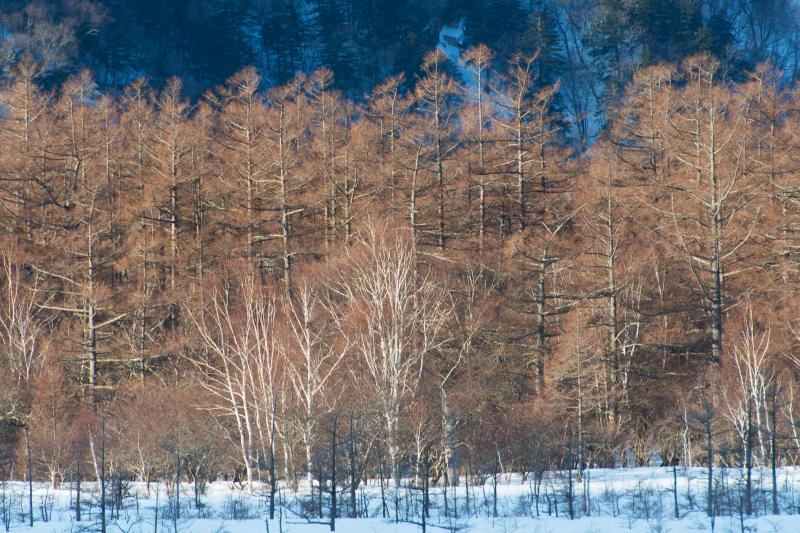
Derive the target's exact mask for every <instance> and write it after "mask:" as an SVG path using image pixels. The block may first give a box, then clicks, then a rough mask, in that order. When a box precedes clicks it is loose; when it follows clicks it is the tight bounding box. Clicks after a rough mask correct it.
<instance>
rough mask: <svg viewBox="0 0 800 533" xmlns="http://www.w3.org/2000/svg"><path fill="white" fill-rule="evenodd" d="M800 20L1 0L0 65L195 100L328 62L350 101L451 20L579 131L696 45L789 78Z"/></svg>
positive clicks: (497, 1)
mask: <svg viewBox="0 0 800 533" xmlns="http://www.w3.org/2000/svg"><path fill="white" fill-rule="evenodd" d="M799 21H800V16H798V6H797V3H796V2H794V1H793V0H760V1H758V2H751V1H746V0H732V1H728V2H717V1H710V0H638V1H636V2H632V1H624V0H590V1H577V0H439V1H435V2H431V1H429V0H371V1H368V2H367V1H363V0H309V1H302V0H195V1H191V2H189V1H186V0H105V1H99V0H47V1H43V0H5V1H4V2H3V3H2V5H0V76H2V75H5V74H7V73H8V70H9V68H10V67H11V66H12V65H14V64H15V63H17V62H18V61H20V60H22V59H23V58H24V57H26V56H30V57H33V58H34V59H36V60H37V61H38V63H39V65H40V70H41V80H42V82H43V83H45V84H46V85H47V86H54V85H56V84H58V83H60V82H61V81H63V80H64V79H65V77H67V76H68V75H70V74H74V73H76V72H78V71H79V70H80V69H82V68H86V69H89V70H91V71H92V72H93V73H95V76H96V77H97V79H98V82H99V84H100V86H101V87H103V88H104V89H109V90H121V88H122V87H124V86H125V85H126V84H128V83H130V81H131V80H133V79H134V78H135V77H137V76H147V77H148V78H149V79H150V80H152V83H153V85H154V86H155V87H158V88H161V87H162V86H163V84H164V82H165V81H166V80H167V79H168V78H169V77H170V76H172V75H177V76H180V77H181V79H182V80H183V81H184V91H185V92H186V93H187V94H189V95H191V96H193V97H197V96H200V95H201V94H202V92H203V91H204V90H206V89H207V88H209V87H213V86H215V85H217V84H219V83H222V82H223V81H224V80H225V79H226V78H228V77H229V76H230V75H232V74H233V73H235V72H236V71H238V70H240V69H241V68H243V67H245V66H247V65H255V66H256V67H257V68H258V69H259V72H260V73H261V74H262V76H263V77H264V78H265V80H266V81H267V82H268V84H270V85H278V84H283V83H286V82H288V81H289V80H290V79H291V78H292V77H294V75H295V74H297V73H298V72H306V73H309V72H312V71H313V70H314V69H316V68H319V67H320V66H327V67H329V68H331V69H332V70H333V72H334V74H335V77H336V85H337V89H340V90H343V91H344V92H345V94H346V95H347V96H350V97H354V98H361V97H362V96H363V95H364V94H365V93H368V92H369V91H371V89H372V88H373V87H374V86H375V85H376V84H378V83H380V81H381V80H382V79H383V78H385V77H387V76H389V75H393V74H396V73H400V72H402V73H404V74H405V75H406V77H407V78H408V79H412V78H413V77H414V75H416V74H418V67H419V65H420V63H421V60H422V58H423V56H424V55H425V53H426V52H427V51H428V50H429V49H431V48H433V47H434V46H436V44H437V42H438V41H439V40H440V39H441V38H442V36H440V30H441V29H442V28H443V27H450V28H451V29H454V28H456V27H459V28H460V30H459V31H454V33H453V34H451V35H450V38H451V39H452V40H453V41H461V42H451V43H449V44H451V45H453V46H457V47H461V48H462V49H464V48H468V47H471V46H473V45H476V44H478V43H485V44H487V45H489V46H491V47H492V48H493V49H495V50H496V51H497V53H498V57H500V58H501V59H502V60H503V61H505V60H507V59H508V58H509V57H511V56H512V55H513V53H514V52H515V51H517V50H522V51H524V52H526V53H533V52H534V51H535V50H537V49H538V50H541V53H542V58H543V61H542V62H541V64H540V65H539V67H538V70H539V72H540V76H541V77H542V78H543V79H545V80H546V81H547V83H552V82H554V81H556V80H560V81H561V84H562V93H561V100H562V102H561V105H562V106H563V107H564V109H565V111H567V115H568V117H569V119H570V121H571V123H572V124H573V126H574V131H573V136H574V137H575V138H576V139H577V140H579V141H581V142H585V141H586V138H592V137H593V136H594V135H595V134H596V133H597V128H596V127H594V125H595V122H597V121H599V122H603V120H604V118H605V111H606V109H607V108H608V106H609V105H610V104H615V103H617V102H618V101H619V98H620V97H621V95H622V91H623V88H624V86H625V85H626V83H627V82H628V81H629V80H630V76H631V75H632V73H633V72H634V71H635V70H636V69H637V68H639V67H641V66H648V65H652V64H654V63H658V62H672V63H677V62H680V61H681V60H682V59H684V58H685V57H688V56H690V55H693V54H697V53H703V52H707V53H711V54H714V55H715V56H717V57H718V58H720V61H721V62H722V69H721V70H722V71H723V72H724V75H725V76H727V77H731V78H734V79H739V80H741V77H742V74H743V73H744V72H746V71H747V70H751V69H753V68H754V67H755V65H757V64H759V63H761V62H763V61H767V60H769V61H771V62H772V63H773V64H774V65H777V66H778V67H779V68H780V69H781V70H782V71H783V72H784V73H785V75H786V78H788V79H789V80H794V79H796V77H797V73H798V57H800V54H799V53H798V52H799V51H800V39H799V38H798V36H799V35H800V33H798V32H799V31H800V24H799V23H798V22H799ZM584 129H589V130H590V131H588V132H587V131H584Z"/></svg>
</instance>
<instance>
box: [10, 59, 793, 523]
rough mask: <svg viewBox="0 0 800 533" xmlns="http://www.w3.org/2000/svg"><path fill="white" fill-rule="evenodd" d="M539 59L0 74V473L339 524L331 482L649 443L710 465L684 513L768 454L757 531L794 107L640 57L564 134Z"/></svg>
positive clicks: (789, 273) (470, 470)
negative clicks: (119, 83)
mask: <svg viewBox="0 0 800 533" xmlns="http://www.w3.org/2000/svg"><path fill="white" fill-rule="evenodd" d="M546 62H547V56H546V54H544V53H543V51H542V50H541V48H538V49H537V50H535V51H533V52H530V53H526V52H524V51H521V52H517V53H513V54H504V53H502V52H500V51H495V50H494V49H492V48H489V47H488V46H486V45H476V46H473V47H470V48H468V49H466V50H465V51H464V52H463V54H462V55H461V57H460V58H458V60H457V61H456V62H455V63H454V62H453V61H451V59H450V58H449V57H448V56H447V55H446V54H445V53H444V52H443V51H442V49H441V48H433V49H432V50H430V51H428V52H427V53H425V54H424V56H423V57H422V60H421V64H420V66H419V67H417V68H416V69H415V71H416V72H417V74H411V75H405V74H402V73H400V74H396V75H394V76H389V77H386V78H385V79H383V81H381V82H380V83H379V84H377V85H376V86H375V87H374V88H373V89H372V90H371V91H370V92H369V93H368V95H367V96H365V97H364V98H363V99H353V98H349V97H348V96H347V94H346V91H343V90H342V89H340V88H338V87H337V85H336V81H335V73H334V71H333V70H331V69H330V68H325V67H322V68H318V69H316V70H313V71H311V72H309V73H307V74H304V73H298V74H296V75H294V76H293V77H292V78H291V79H289V80H288V81H287V82H286V83H282V84H279V85H275V84H272V83H265V80H264V79H262V77H261V76H260V74H259V71H258V70H257V69H256V68H254V67H245V68H243V69H241V70H239V71H238V72H236V73H234V74H232V75H231V76H230V77H229V78H228V79H227V80H225V81H224V82H223V83H220V84H218V85H216V86H214V87H213V88H211V89H208V90H206V91H205V92H204V93H203V95H202V96H201V97H199V98H196V99H195V98H189V97H188V96H187V94H186V92H185V91H184V89H183V86H182V82H181V80H180V79H179V78H176V77H172V78H169V79H168V80H166V81H165V82H164V83H163V84H153V85H151V84H150V83H149V82H148V81H147V80H145V79H144V78H136V79H135V80H133V81H131V82H130V83H129V84H128V85H127V86H125V87H124V88H123V89H120V90H114V89H107V90H105V89H103V86H102V84H99V83H98V82H97V81H95V79H94V78H93V76H92V74H91V73H90V72H89V71H87V70H81V71H78V72H76V73H74V74H70V75H69V76H67V77H65V79H64V80H63V82H59V83H57V84H55V85H52V84H51V83H50V82H48V81H44V78H45V75H44V70H43V68H42V63H41V62H40V60H39V59H37V58H36V57H34V56H32V55H24V56H21V57H19V58H18V59H17V60H15V61H14V62H13V64H11V65H10V66H9V69H8V71H7V73H6V82H5V83H4V84H3V85H2V87H0V147H1V148H0V352H2V359H0V478H2V479H27V480H29V481H33V480H35V481H38V482H48V483H49V484H50V485H51V486H52V487H53V488H58V487H59V486H60V485H61V484H62V483H66V482H67V481H69V482H70V486H71V485H72V481H73V479H74V478H75V476H76V475H77V477H78V479H80V477H81V476H84V478H85V479H86V480H90V481H93V480H98V481H100V480H101V479H102V481H103V487H104V489H103V490H105V483H106V481H107V480H109V479H110V480H112V481H113V482H115V483H118V484H119V487H120V488H119V490H120V491H121V490H122V489H121V483H122V481H123V480H136V481H137V482H141V483H145V484H146V485H147V486H148V493H149V486H150V484H151V483H158V482H163V481H165V480H167V481H168V480H170V479H172V480H173V481H174V480H176V479H177V480H184V481H187V482H192V483H194V485H195V487H202V486H203V485H204V484H205V483H208V482H211V481H214V480H217V479H223V478H224V479H226V480H228V481H230V482H233V483H236V484H238V486H240V487H243V488H248V487H253V486H255V485H256V484H259V483H263V484H264V486H266V487H267V489H266V492H265V494H266V497H267V501H268V502H269V511H270V514H274V512H275V509H276V503H275V499H276V497H281V492H280V491H281V490H282V488H283V487H290V488H291V487H294V488H296V487H298V486H299V485H303V484H307V485H308V486H310V487H311V499H310V500H309V502H308V503H307V511H308V512H309V515H310V516H315V515H316V514H319V516H320V517H321V516H322V514H323V507H324V505H323V500H322V495H323V492H326V491H327V492H330V502H331V503H328V504H326V505H332V507H333V511H332V513H333V516H334V518H335V516H336V494H337V492H338V491H339V490H341V493H342V494H341V495H340V497H341V498H342V499H343V500H344V501H348V502H351V504H352V511H350V514H349V516H351V517H357V516H359V511H358V510H357V509H356V501H357V496H356V490H357V489H358V488H359V486H360V484H362V483H364V484H366V483H367V481H368V480H376V479H379V480H380V489H381V497H382V498H383V494H384V482H385V485H386V487H387V490H388V488H389V487H390V486H394V487H400V486H401V484H403V483H406V480H409V479H412V478H413V479H414V480H415V481H414V483H422V487H423V488H422V490H423V491H424V494H425V496H424V499H423V504H422V505H423V507H424V508H425V509H427V507H425V506H427V505H428V504H429V503H428V502H429V500H428V499H427V498H428V496H427V494H428V492H427V491H428V487H429V484H433V485H434V486H441V487H445V489H444V492H443V495H444V514H445V516H447V514H448V491H447V489H446V487H450V486H454V487H455V486H458V485H459V483H462V484H463V483H464V480H466V482H467V483H469V482H470V481H469V480H470V479H474V478H475V476H491V475H494V479H495V480H496V479H497V475H498V472H506V473H517V474H522V475H525V476H527V475H530V476H531V478H533V479H534V480H538V481H539V482H541V480H542V479H543V478H544V477H545V476H546V475H547V473H548V472H556V471H565V470H569V471H570V472H572V471H573V470H578V471H583V470H584V469H588V468H590V467H614V466H619V465H621V464H622V463H623V462H625V463H627V464H628V465H629V466H633V465H645V464H648V463H650V462H652V461H653V457H656V456H657V457H658V458H660V459H659V460H660V461H663V464H664V465H670V466H678V465H680V466H682V467H685V468H689V467H692V466H703V465H704V466H705V467H706V468H707V470H708V481H709V483H708V491H709V492H708V501H709V502H711V501H712V500H713V499H714V496H713V495H712V490H713V483H712V481H713V475H714V467H715V466H718V467H742V468H745V469H746V471H747V480H746V490H744V492H742V494H745V495H746V498H747V505H745V506H744V507H742V508H743V509H744V508H746V509H747V511H748V512H747V514H751V513H752V512H753V510H752V502H751V498H752V499H755V493H756V489H755V487H753V486H751V482H752V479H751V475H750V473H751V471H752V470H753V469H755V468H771V469H772V472H773V473H772V484H773V485H772V486H773V493H772V494H773V496H772V498H773V500H772V502H773V503H772V509H773V512H774V513H777V509H778V501H777V492H778V490H777V481H776V474H775V471H776V469H777V466H778V465H795V464H797V462H798V460H799V459H800V436H798V422H796V419H795V413H797V416H798V417H800V408H799V407H798V406H797V405H795V404H794V397H795V396H794V388H795V387H800V351H799V350H798V347H799V346H800V322H798V316H797V315H798V313H797V311H798V305H797V298H798V289H800V283H799V281H800V280H798V275H799V274H800V268H799V267H800V168H798V161H799V160H800V158H799V157H798V154H800V137H799V136H798V132H799V131H800V94H798V92H797V90H795V88H794V87H793V85H792V84H791V83H790V82H789V81H787V80H788V79H789V78H787V75H786V74H785V72H784V71H783V70H781V69H780V68H778V67H777V66H776V65H775V64H771V63H762V64H760V65H757V66H753V67H752V68H751V69H748V70H742V71H741V72H740V73H738V74H737V75H736V76H731V75H730V69H729V67H728V66H727V65H728V64H727V63H726V62H725V60H721V59H717V58H715V57H714V56H713V55H711V54H709V53H700V54H696V55H690V56H687V57H686V58H684V59H681V60H680V61H677V62H672V63H668V62H658V63H657V64H654V65H652V66H642V67H641V68H637V69H636V70H635V71H633V72H632V73H631V75H630V80H629V81H626V83H625V86H624V89H622V90H621V92H620V95H619V97H618V98H616V100H615V101H609V102H608V107H607V109H606V110H605V111H604V115H605V118H604V123H603V127H602V129H601V130H599V131H598V133H597V136H596V139H594V140H593V141H592V142H591V143H588V144H584V143H581V142H576V140H575V139H576V134H575V132H576V131H577V130H576V125H575V124H576V122H575V120H574V119H575V117H576V116H577V115H574V114H571V113H570V112H569V110H568V109H567V107H568V104H566V103H565V102H566V100H567V99H568V98H567V97H565V91H567V92H568V89H565V88H564V85H565V83H564V81H563V80H560V79H548V77H547V76H546V75H545V74H546ZM337 465H338V468H337ZM656 466H659V465H656ZM337 470H338V471H339V477H338V478H337V474H336V472H337ZM331 472H333V477H332V478H331ZM766 477H767V474H764V478H765V479H766ZM331 479H332V480H333V481H331ZM570 479H571V478H570ZM676 479H677V478H676ZM114 480H115V481H114ZM420 480H422V481H420ZM109 483H111V481H110V482H109ZM675 483H676V485H675V487H676V488H675V494H676V496H675V502H676V503H675V507H676V515H677V514H679V513H678V512H677V508H678V503H677V502H678V499H677V498H678V496H677V493H678V489H677V480H676V482H675ZM78 486H79V487H80V485H78ZM4 487H5V485H4ZM314 487H317V489H316V491H317V494H318V498H319V499H318V500H316V499H315V498H314ZM326 487H327V488H326ZM3 490H4V491H5V488H4V489H3ZM197 490H200V488H198V489H197ZM496 490H497V489H496V482H495V504H494V505H495V510H494V513H495V516H496V515H497V501H496V499H497V494H496ZM569 491H570V492H569V494H570V496H569V498H568V501H569V506H570V515H572V513H573V509H572V501H573V496H572V494H573V493H572V491H573V487H572V483H571V482H570V485H569ZM327 492H326V493H327ZM3 494H5V492H3ZM78 494H79V495H78V498H80V489H79V493H78ZM346 495H349V496H348V497H350V500H347V498H346V497H345V496H346ZM327 497H328V496H326V498H327ZM467 497H469V489H467ZM484 497H485V494H484ZM538 497H539V496H538V493H537V495H536V498H537V513H538ZM31 498H32V496H31ZM70 498H71V496H70ZM3 501H5V499H4V500H3ZM31 501H32V500H31ZM326 501H327V500H326ZM765 501H766V500H765ZM102 502H103V503H102V505H105V499H103V500H102ZM690 503H691V502H690ZM348 505H350V503H348ZM548 505H549V503H548ZM557 505H558V504H556V514H558V507H557ZM710 505H711V504H709V508H708V513H709V514H713V513H714V511H713V509H711V507H710ZM743 505H744V504H743ZM764 505H765V506H766V505H767V504H766V503H765V504H764ZM137 506H138V504H137ZM382 507H383V512H384V516H386V508H387V503H386V501H385V500H384V503H383V506H382ZM78 509H80V505H79V506H78ZM467 510H468V511H469V501H468V502H467ZM326 512H327V511H326ZM343 512H344V513H347V512H348V511H347V510H346V509H345V510H344V511H343ZM425 512H427V511H425ZM451 512H452V511H451ZM456 512H457V511H456ZM77 513H78V517H80V510H78V511H77ZM423 514H425V513H423ZM32 516H33V504H32V503H31V520H32ZM102 516H103V530H105V516H106V515H105V507H103V515H102ZM176 530H177V526H176Z"/></svg>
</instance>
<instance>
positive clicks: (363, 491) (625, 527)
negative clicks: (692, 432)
mask: <svg viewBox="0 0 800 533" xmlns="http://www.w3.org/2000/svg"><path fill="white" fill-rule="evenodd" d="M573 474H574V476H573V480H574V491H575V497H574V505H575V510H576V513H577V514H578V515H579V517H578V518H576V519H575V520H569V519H568V518H567V517H566V516H565V513H566V511H567V506H566V500H565V494H566V492H565V487H566V481H565V480H566V473H564V472H561V473H552V474H550V475H548V476H546V477H545V479H544V481H543V483H542V486H541V493H540V502H539V516H536V510H535V503H534V497H533V492H532V487H533V481H532V479H531V477H528V478H527V479H525V480H524V481H523V478H522V477H521V476H519V475H500V476H499V479H498V487H497V491H498V504H497V507H498V515H499V516H498V517H497V518H493V517H492V514H493V513H492V507H493V505H492V494H493V488H494V487H493V482H492V479H491V477H489V478H487V480H486V482H485V483H484V484H483V485H479V486H473V485H471V486H470V517H468V518H465V517H464V515H465V514H466V492H465V487H464V486H463V483H462V485H461V486H460V487H458V489H457V490H456V491H455V495H456V498H457V501H458V512H459V518H453V517H452V516H451V517H445V515H444V510H443V501H444V499H443V488H442V487H434V486H432V487H431V511H430V515H431V516H430V518H429V519H428V529H429V530H430V531H470V532H475V533H483V532H493V531H498V532H515V531H517V532H540V533H549V532H553V533H556V532H559V533H560V532H563V533H604V532H612V533H613V532H618V531H619V532H622V531H625V532H641V533H654V532H683V531H711V530H712V522H711V520H710V519H709V518H708V517H707V516H706V513H705V511H704V509H705V494H706V490H707V485H706V479H707V477H706V476H707V470H705V469H703V468H691V469H683V468H679V469H678V470H677V474H678V479H677V481H678V482H677V486H678V491H677V492H678V501H679V506H680V519H675V518H674V492H673V471H672V468H671V467H667V468H655V467H648V468H631V469H628V468H620V469H592V470H587V471H584V476H583V477H582V478H579V477H578V476H577V473H573ZM714 479H715V486H716V487H717V489H716V490H718V491H719V493H720V494H721V495H723V496H722V497H720V501H721V502H722V503H721V505H727V506H728V507H727V511H724V510H723V512H724V513H726V514H729V515H732V516H726V517H717V518H715V520H714V523H713V530H714V531H721V532H728V531H730V532H733V531H753V532H770V533H775V532H787V533H789V532H796V531H800V515H798V514H794V513H797V512H799V511H800V509H798V504H800V491H799V490H798V489H800V468H798V467H784V468H781V469H780V470H779V471H778V486H779V503H780V509H781V512H782V513H784V514H782V515H780V516H774V515H770V514H769V508H770V507H771V491H770V489H771V486H772V485H771V478H770V471H769V470H768V469H764V470H763V471H759V470H755V471H754V472H753V479H754V481H753V501H754V504H753V507H754V513H755V514H756V515H757V516H754V517H753V518H743V517H740V513H739V511H738V509H740V508H741V506H740V505H739V504H740V503H741V499H740V496H741V494H742V492H741V490H740V489H741V487H742V471H741V470H739V469H715V472H714ZM406 483H407V481H406V482H404V484H406ZM308 489H309V488H308V486H307V485H305V486H303V485H301V487H300V489H299V491H298V493H297V494H295V493H293V492H292V491H291V490H289V488H288V487H281V490H280V492H279V495H278V500H279V502H280V503H281V505H280V506H279V510H278V514H277V515H276V519H275V520H271V521H269V528H268V529H267V521H266V519H265V518H266V516H267V510H268V508H267V498H266V493H267V487H266V486H264V485H262V484H258V485H256V486H255V487H254V491H253V493H252V494H251V493H250V492H248V491H247V490H242V489H241V488H239V487H236V486H234V485H232V484H231V483H227V482H224V481H217V482H215V483H212V484H210V485H209V486H208V487H207V490H206V493H205V494H204V495H203V496H201V502H202V506H201V508H200V509H197V508H195V505H194V493H193V486H192V485H191V484H188V483H187V484H183V485H182V487H181V498H180V501H181V515H182V518H181V519H180V520H178V521H177V522H174V521H173V519H172V517H171V511H170V509H171V508H172V502H173V500H172V499H171V497H170V496H168V495H167V494H166V490H165V486H164V484H163V483H159V484H156V483H153V484H151V491H150V494H149V496H148V494H147V490H146V487H145V485H144V484H142V483H131V484H130V486H129V487H128V493H127V496H126V497H125V498H124V505H123V509H122V510H121V511H120V512H119V518H118V519H117V518H116V517H115V518H114V519H113V520H112V519H111V517H110V513H111V511H110V510H109V511H107V512H108V513H109V519H108V523H109V527H108V531H124V532H130V533H139V532H152V531H155V528H154V525H155V509H156V498H158V510H159V519H158V520H159V524H158V531H161V532H168V531H174V530H175V525H176V524H177V531H179V532H180V531H191V532H198V533H221V532H223V531H227V532H229V533H248V532H258V531H269V532H276V531H284V532H294V533H313V532H323V531H328V530H329V525H328V524H327V520H328V518H327V508H326V509H325V514H326V518H310V519H305V518H303V517H302V516H301V513H302V508H303V506H302V503H303V502H306V503H307V501H308V496H309V490H308ZM109 490H110V487H109ZM97 491H98V487H97V486H96V484H94V483H87V482H84V483H83V484H82V501H83V506H82V513H83V519H84V520H83V521H82V522H81V523H77V522H74V521H73V518H74V516H73V514H74V513H73V511H71V510H70V501H71V497H74V487H70V484H69V483H63V484H62V485H61V487H60V488H59V489H58V490H53V489H52V488H51V487H50V485H49V484H45V483H36V484H34V495H33V496H34V498H33V504H34V519H35V523H34V528H33V529H30V528H29V527H28V526H27V520H28V517H27V509H28V494H27V484H26V483H25V482H21V481H13V482H6V483H2V484H0V510H3V509H8V510H9V511H10V516H11V522H12V523H11V528H10V529H11V531H32V532H34V533H51V532H77V531H98V530H99V505H98V498H97ZM156 492H157V493H158V496H156ZM393 494H394V493H393V491H391V490H388V492H387V500H388V501H387V504H388V507H389V511H390V515H391V518H389V519H384V518H381V511H380V509H381V502H380V485H379V483H378V482H376V481H370V483H369V484H368V485H367V486H366V487H360V488H359V490H358V500H359V502H360V504H361V502H366V505H367V507H368V509H369V515H370V516H369V518H359V519H348V518H338V519H337V520H336V529H337V531H344V532H354V533H406V532H412V531H420V530H421V524H419V521H420V517H419V500H420V497H421V493H420V492H419V491H407V490H406V488H405V487H402V488H401V489H400V491H399V492H398V493H397V495H398V502H399V505H398V509H399V516H398V519H399V522H395V521H394V520H393V518H394V509H395V501H394V496H393ZM453 494H454V493H453V491H452V489H451V491H450V493H449V504H450V508H451V509H452V505H453ZM584 494H585V495H586V496H587V497H586V498H584ZM548 495H549V498H548V499H549V501H550V502H553V501H555V500H554V499H553V498H554V497H555V498H557V499H558V517H556V516H555V515H556V510H555V506H554V505H550V513H549V514H548V503H547V500H546V497H547V496H548ZM109 497H110V495H109ZM338 500H339V510H340V513H343V514H346V513H347V511H348V509H349V508H350V507H349V504H350V500H349V492H348V491H344V492H341V493H340V496H339V498H338ZM48 501H52V505H51V506H50V505H47V502H48ZM3 502H6V504H3ZM726 502H727V503H726ZM327 505H328V502H327V497H326V498H325V500H324V506H325V507H327ZM731 505H732V506H731ZM737 505H738V507H737ZM43 508H44V509H48V508H51V511H50V513H51V517H50V520H49V521H48V522H44V521H43V520H42V509H43ZM2 514H3V513H0V518H2V516H1V515H2ZM476 514H477V515H478V517H476ZM237 518H243V519H237ZM3 530H4V527H3V524H2V523H0V532H2V531H3Z"/></svg>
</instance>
